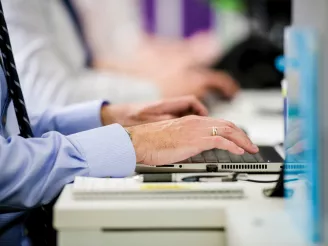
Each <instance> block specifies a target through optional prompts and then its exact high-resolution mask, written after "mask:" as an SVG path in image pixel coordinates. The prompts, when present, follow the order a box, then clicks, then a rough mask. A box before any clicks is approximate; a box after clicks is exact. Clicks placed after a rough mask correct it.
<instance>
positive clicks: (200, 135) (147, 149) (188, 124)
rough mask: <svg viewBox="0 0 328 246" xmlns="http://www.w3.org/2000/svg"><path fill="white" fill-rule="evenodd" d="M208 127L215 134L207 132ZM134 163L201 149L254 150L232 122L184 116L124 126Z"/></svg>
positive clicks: (174, 158)
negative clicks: (135, 157)
mask: <svg viewBox="0 0 328 246" xmlns="http://www.w3.org/2000/svg"><path fill="white" fill-rule="evenodd" d="M212 127H217V128H218V134H219V135H218V136H211V133H212ZM127 130H128V131H129V132H130V133H131V138H132V143H133V146H134V148H135V151H136V156H137V163H139V164H146V165H152V166H155V165H165V164H171V163H176V162H178V161H182V160H185V159H187V158H189V157H191V156H195V155H197V154H199V153H201V152H203V151H205V150H210V149H214V148H217V149H223V150H228V151H230V152H232V153H234V154H238V155H241V154H243V153H244V151H247V152H249V153H256V152H258V148H257V147H256V146H255V145H253V144H252V142H251V141H250V139H249V138H248V137H247V136H246V134H245V133H244V132H243V131H242V130H241V129H239V128H238V127H236V126H235V125H234V124H233V123H231V122H228V121H225V120H220V119H219V120H218V119H212V118H208V117H201V116H186V117H183V118H179V119H174V120H167V121H161V122H156V123H150V124H145V125H138V126H133V127H130V128H127Z"/></svg>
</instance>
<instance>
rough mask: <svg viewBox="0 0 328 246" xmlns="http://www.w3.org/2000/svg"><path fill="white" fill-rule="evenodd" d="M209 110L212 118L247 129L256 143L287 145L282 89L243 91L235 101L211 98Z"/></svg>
mask: <svg viewBox="0 0 328 246" xmlns="http://www.w3.org/2000/svg"><path fill="white" fill-rule="evenodd" d="M209 107H210V113H211V116H213V117H215V118H223V119H226V120H229V121H232V122H234V123H235V124H236V125H238V126H240V127H243V128H244V129H245V130H246V131H247V133H248V135H249V136H250V137H251V139H252V140H253V141H254V143H256V144H259V145H275V144H277V143H281V142H283V139H284V121H283V115H282V114H281V112H283V100H282V97H281V92H280V91H279V90H269V91H262V90H261V91H257V90H247V91H242V92H240V93H239V95H237V97H236V98H235V99H234V100H232V101H231V102H220V101H218V100H211V99H210V101H209Z"/></svg>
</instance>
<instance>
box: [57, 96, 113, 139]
mask: <svg viewBox="0 0 328 246" xmlns="http://www.w3.org/2000/svg"><path fill="white" fill-rule="evenodd" d="M105 104H108V102H107V101H93V102H88V103H80V104H75V105H73V106H69V107H66V108H64V109H63V110H61V111H60V112H58V114H57V115H56V118H55V121H56V122H55V125H56V128H55V129H56V130H57V131H59V132H61V133H62V134H64V135H69V134H74V133H77V132H82V131H86V130H90V129H94V128H97V127H101V126H102V123H101V115H100V112H101V107H102V106H103V105H105Z"/></svg>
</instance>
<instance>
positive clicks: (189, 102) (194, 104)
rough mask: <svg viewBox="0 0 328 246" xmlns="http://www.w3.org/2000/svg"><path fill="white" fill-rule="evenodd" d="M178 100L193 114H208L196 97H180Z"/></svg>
mask: <svg viewBox="0 0 328 246" xmlns="http://www.w3.org/2000/svg"><path fill="white" fill-rule="evenodd" d="M180 102H181V103H185V105H183V106H185V107H188V108H189V109H190V110H191V112H192V113H193V114H196V115H199V116H208V110H207V108H206V107H205V105H204V104H202V103H201V102H200V101H199V100H198V99H197V98H196V97H194V96H188V97H186V98H185V99H182V100H181V101H180Z"/></svg>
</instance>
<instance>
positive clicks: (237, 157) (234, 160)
mask: <svg viewBox="0 0 328 246" xmlns="http://www.w3.org/2000/svg"><path fill="white" fill-rule="evenodd" d="M229 157H230V159H231V162H232V163H241V162H244V161H243V159H242V158H241V156H240V155H235V154H232V153H229Z"/></svg>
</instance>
